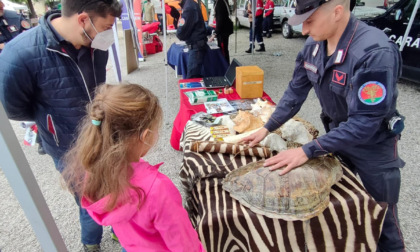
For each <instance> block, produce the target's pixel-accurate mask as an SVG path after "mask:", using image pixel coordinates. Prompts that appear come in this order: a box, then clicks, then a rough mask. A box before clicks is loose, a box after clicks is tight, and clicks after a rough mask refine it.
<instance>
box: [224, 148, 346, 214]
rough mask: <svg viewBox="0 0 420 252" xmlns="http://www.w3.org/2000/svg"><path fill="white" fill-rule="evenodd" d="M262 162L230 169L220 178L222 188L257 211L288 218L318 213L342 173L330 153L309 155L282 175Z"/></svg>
mask: <svg viewBox="0 0 420 252" xmlns="http://www.w3.org/2000/svg"><path fill="white" fill-rule="evenodd" d="M263 164H264V160H261V161H258V162H253V163H249V164H247V165H245V166H242V167H240V168H238V169H236V170H233V171H232V172H230V173H229V174H228V175H227V176H226V177H225V179H224V180H223V189H224V190H226V191H228V192H229V193H230V196H231V197H232V198H234V199H236V200H238V201H239V202H240V203H241V204H242V205H244V206H246V207H248V208H249V209H250V210H251V211H253V212H255V213H257V214H262V215H265V216H267V217H270V218H278V219H284V220H290V221H294V220H301V221H304V220H308V219H310V218H312V217H315V216H317V215H319V214H320V213H322V211H324V209H325V208H326V207H327V206H328V203H329V200H330V191H331V186H332V185H334V184H335V183H336V182H338V181H339V180H340V179H341V176H342V175H343V171H342V169H341V164H340V162H339V161H338V160H337V159H336V158H334V157H331V156H324V157H319V158H313V159H310V160H308V161H307V162H306V163H305V164H303V165H301V166H300V167H297V168H295V169H293V170H292V171H290V172H288V173H287V174H285V175H283V176H280V175H279V172H278V170H277V171H270V170H269V169H268V168H266V167H264V166H263Z"/></svg>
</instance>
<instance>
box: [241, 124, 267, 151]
mask: <svg viewBox="0 0 420 252" xmlns="http://www.w3.org/2000/svg"><path fill="white" fill-rule="evenodd" d="M268 133H269V131H268V130H267V129H266V128H264V127H262V128H261V129H260V130H258V131H257V132H255V133H252V134H251V135H249V136H247V137H244V138H242V140H241V141H240V142H241V143H249V147H253V146H254V145H256V144H257V143H259V142H261V140H263V139H264V138H265V137H266V136H267V135H268Z"/></svg>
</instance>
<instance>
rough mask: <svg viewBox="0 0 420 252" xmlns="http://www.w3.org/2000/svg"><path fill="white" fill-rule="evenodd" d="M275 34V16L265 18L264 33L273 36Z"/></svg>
mask: <svg viewBox="0 0 420 252" xmlns="http://www.w3.org/2000/svg"><path fill="white" fill-rule="evenodd" d="M272 32H273V14H271V15H270V16H268V17H265V18H264V21H263V33H264V34H266V33H268V34H271V33H272Z"/></svg>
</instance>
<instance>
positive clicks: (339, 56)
mask: <svg viewBox="0 0 420 252" xmlns="http://www.w3.org/2000/svg"><path fill="white" fill-rule="evenodd" d="M343 53H344V52H343V50H342V49H340V50H338V52H337V57H335V61H334V63H335V64H338V63H341V60H342V59H343Z"/></svg>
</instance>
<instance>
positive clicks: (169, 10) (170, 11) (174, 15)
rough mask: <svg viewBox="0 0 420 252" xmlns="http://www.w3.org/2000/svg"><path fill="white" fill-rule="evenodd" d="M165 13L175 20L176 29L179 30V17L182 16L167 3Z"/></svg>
mask: <svg viewBox="0 0 420 252" xmlns="http://www.w3.org/2000/svg"><path fill="white" fill-rule="evenodd" d="M165 13H166V14H169V15H171V17H172V18H173V19H174V22H173V24H174V27H175V29H178V21H179V17H180V16H181V15H180V14H179V11H178V10H177V9H176V8H175V7H174V6H172V5H169V4H168V3H165Z"/></svg>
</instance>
